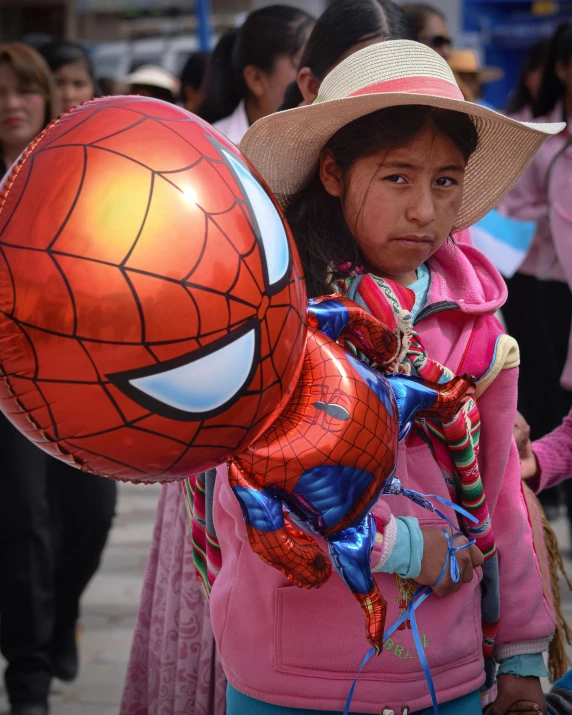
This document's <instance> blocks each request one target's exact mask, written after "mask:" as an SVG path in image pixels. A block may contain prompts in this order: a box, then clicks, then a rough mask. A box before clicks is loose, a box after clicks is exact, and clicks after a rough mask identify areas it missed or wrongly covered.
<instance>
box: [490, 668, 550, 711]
mask: <svg viewBox="0 0 572 715" xmlns="http://www.w3.org/2000/svg"><path fill="white" fill-rule="evenodd" d="M486 712H487V715H508V714H509V713H520V715H539V713H546V700H545V699H544V693H543V692H542V688H541V687H540V680H539V679H538V678H533V677H528V678H523V677H519V678H517V677H516V675H510V674H509V673H507V674H506V675H499V677H498V694H497V697H496V700H495V701H494V703H493V704H492V707H491V708H490V709H489V710H487V711H486Z"/></svg>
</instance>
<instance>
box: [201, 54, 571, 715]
mask: <svg viewBox="0 0 572 715" xmlns="http://www.w3.org/2000/svg"><path fill="white" fill-rule="evenodd" d="M558 129H559V127H558V126H557V127H554V126H553V127H548V128H542V127H539V128H536V129H533V128H530V127H527V126H524V125H521V124H519V123H518V122H515V121H513V120H510V119H507V118H505V117H502V116H501V115H498V114H496V113H494V112H491V111H490V110H487V109H485V108H483V107H478V106H476V105H473V104H470V103H467V102H464V100H463V99H462V95H461V93H460V91H459V89H458V87H457V86H456V84H455V81H454V78H453V75H452V73H451V70H450V69H449V67H448V65H447V64H446V62H445V61H444V60H443V59H442V58H440V57H439V56H438V55H437V54H436V53H434V52H433V51H432V50H430V49H429V48H427V47H425V46H422V45H420V44H417V43H413V42H409V41H394V42H385V43H381V44H377V45H372V46H370V47H367V48H365V49H362V50H360V51H359V52H357V53H355V54H354V55H352V56H351V57H349V58H347V59H346V60H344V61H343V62H342V63H341V64H340V65H338V67H336V69H334V70H333V71H332V72H331V73H330V75H329V76H328V77H326V79H325V80H324V82H323V84H322V87H321V89H320V93H319V95H318V98H317V100H316V102H315V103H314V104H313V105H311V106H309V107H301V108H299V109H294V110H292V111H290V112H284V113H279V114H275V115H271V116H270V117H267V118H266V119H264V120H262V121H260V122H258V123H257V124H256V125H255V126H254V127H252V128H251V130H250V131H249V132H248V133H247V135H246V137H245V139H244V141H243V143H242V149H243V151H244V153H245V154H246V156H247V157H248V158H249V159H250V160H251V161H252V162H253V164H254V165H255V166H256V167H257V168H258V169H259V171H260V172H261V174H262V176H263V178H264V179H265V180H266V181H267V183H268V184H269V186H270V188H271V189H272V190H273V192H274V193H275V194H276V196H277V197H278V199H279V200H280V201H281V203H282V204H283V206H284V207H286V213H287V218H288V220H289V221H290V223H291V225H292V229H293V231H294V234H295V237H296V240H297V243H298V246H299V249H300V253H301V256H302V260H303V263H304V268H305V272H306V279H307V284H308V290H309V294H310V295H314V296H316V295H321V294H326V293H331V292H332V291H333V290H336V289H337V290H342V291H343V292H346V293H347V295H348V296H349V297H353V299H354V300H356V301H357V302H358V303H360V304H362V305H363V306H365V307H367V308H368V309H369V310H370V312H372V313H373V314H374V315H375V314H376V311H377V308H378V306H387V301H388V297H389V299H390V300H391V301H393V304H394V306H395V307H396V310H398V311H401V309H402V308H403V305H400V304H399V298H398V296H399V295H401V296H405V295H407V296H410V297H411V302H410V303H408V308H410V309H411V310H412V313H413V315H414V316H415V328H414V330H415V331H417V333H418V336H417V333H415V332H413V333H411V334H410V335H411V342H410V343H409V345H408V346H407V345H406V347H408V350H407V352H408V355H409V356H410V357H411V360H412V361H413V363H414V364H415V365H418V366H419V370H420V371H421V370H423V369H424V367H423V366H424V365H425V366H426V365H427V362H426V360H427V358H432V359H433V360H435V361H438V362H439V363H440V364H441V365H442V366H445V367H446V368H449V369H450V371H451V372H452V373H463V372H469V373H472V374H474V375H475V376H476V377H477V378H479V386H478V391H477V394H478V395H479V399H478V405H479V409H480V414H481V419H482V428H481V432H480V451H479V460H478V464H479V467H480V473H481V475H482V482H483V486H484V495H483V494H482V492H481V491H478V493H475V494H474V499H476V500H477V501H478V502H479V503H483V504H485V503H486V504H487V505H488V510H489V513H490V515H491V520H492V531H491V523H489V522H488V521H487V522H486V523H485V524H484V525H483V532H486V533H487V534H488V535H489V536H490V538H491V539H492V536H493V531H494V540H495V541H494V543H495V544H496V552H494V546H493V551H489V552H488V553H487V554H486V556H487V561H486V562H485V566H486V564H487V563H488V564H491V563H492V564H493V565H495V564H496V558H497V557H496V556H495V555H494V553H496V554H498V571H497V578H498V579H499V580H498V581H497V582H496V583H494V581H492V580H490V579H489V581H488V582H487V591H488V593H485V592H483V596H481V588H480V580H481V576H482V574H481V571H480V569H478V568H476V569H475V570H474V572H473V564H476V563H478V562H476V561H472V560H471V559H470V558H469V557H468V556H465V559H464V561H463V564H462V573H463V574H464V576H463V579H462V581H463V583H462V585H461V582H460V581H459V582H458V583H456V584H455V583H453V582H452V581H450V580H449V582H447V583H445V584H444V585H443V584H442V590H441V591H440V595H442V596H444V595H447V597H446V599H444V600H442V599H439V598H437V597H436V596H431V598H429V599H428V600H427V601H426V602H425V603H424V604H423V606H422V607H421V608H420V609H419V610H418V611H417V614H418V615H417V623H418V626H419V631H420V634H421V640H422V647H423V650H424V655H425V657H426V658H427V661H428V664H429V668H430V670H431V672H432V677H433V682H434V685H435V688H436V691H437V698H438V700H439V702H440V703H444V704H445V705H444V706H443V707H441V708H440V712H442V713H459V715H461V714H462V715H476V714H477V713H480V712H481V704H480V697H479V688H480V687H481V686H482V685H483V683H484V681H485V673H484V666H483V633H482V631H481V622H482V621H484V622H485V623H487V622H488V623H489V626H488V627H487V632H486V636H487V637H486V639H485V642H484V646H485V650H489V651H492V649H493V647H494V657H495V660H496V661H497V662H500V663H501V667H500V670H499V678H498V696H497V698H496V701H495V703H494V706H493V710H492V712H493V713H495V715H496V714H497V713H498V714H504V713H508V712H516V711H520V712H529V713H533V712H538V711H539V710H542V711H544V709H545V703H544V698H543V695H542V690H541V688H540V683H539V680H538V676H540V675H543V674H544V673H545V670H544V667H543V665H542V658H541V655H540V654H541V653H542V652H543V651H544V650H545V649H546V648H547V646H548V643H549V641H550V638H551V636H552V632H553V629H554V622H553V617H552V614H551V612H550V609H549V607H548V605H547V603H546V601H545V599H544V597H543V592H542V583H541V579H540V576H539V572H538V564H537V560H536V557H535V554H534V550H533V547H532V537H531V532H530V528H529V525H528V520H527V513H526V508H525V505H524V502H523V499H522V496H521V492H520V476H519V463H518V455H517V453H516V448H515V445H514V442H513V439H512V427H513V423H514V411H515V406H516V381H517V370H516V369H515V367H516V365H517V362H518V358H517V355H515V352H516V351H515V349H514V345H513V342H512V341H511V340H510V339H509V338H506V336H502V334H501V330H500V326H499V324H498V322H497V321H496V320H495V319H494V317H493V316H494V313H495V311H496V310H497V309H498V308H499V307H500V306H501V305H502V303H503V302H504V300H505V298H506V290H505V288H504V283H503V281H502V279H501V278H500V276H499V274H498V273H497V272H496V270H495V269H494V268H493V267H492V265H491V264H490V263H489V262H488V261H487V260H486V259H485V258H484V257H483V256H482V255H481V254H480V253H479V252H478V251H476V250H475V249H474V248H472V247H470V246H466V245H459V246H457V245H455V243H454V242H453V241H451V240H449V239H448V237H449V236H450V234H451V232H452V231H454V230H458V229H462V228H464V227H466V226H467V225H469V224H470V223H472V222H474V221H475V220H478V218H480V217H481V216H482V215H484V214H485V213H486V212H487V211H488V210H489V209H490V208H491V207H492V206H494V205H495V203H496V202H497V201H498V199H499V198H500V196H501V195H502V194H503V193H504V192H505V191H506V190H507V189H508V188H509V187H510V186H511V185H512V184H513V183H514V181H516V179H517V178H518V176H519V174H520V173H521V172H522V171H523V170H524V168H525V166H526V164H527V163H528V161H529V160H530V158H531V156H532V154H533V153H534V151H535V150H536V149H537V148H538V147H539V146H540V145H541V143H542V141H543V140H544V138H545V136H546V133H550V132H553V131H554V130H558ZM400 286H410V288H411V290H413V292H414V296H412V295H411V294H409V293H407V292H404V291H403V289H402V288H400ZM364 287H366V288H367V290H365V289H364ZM413 297H414V298H415V301H414V302H415V305H413ZM400 314H401V313H400ZM406 363H407V364H406ZM402 367H403V369H407V368H409V369H411V367H412V365H411V362H409V360H406V361H405V362H404V363H403V365H402ZM424 427H425V425H421V428H417V429H414V430H413V431H412V433H411V434H410V435H409V437H407V438H406V440H405V442H404V443H403V444H402V445H401V447H400V450H399V458H398V465H397V475H398V476H399V478H400V479H401V480H402V482H403V483H404V484H405V485H407V487H408V488H409V489H414V490H417V491H419V492H423V493H431V494H437V495H441V496H443V497H445V498H450V493H451V492H450V489H449V488H448V486H447V482H449V484H450V486H451V489H452V491H453V492H454V491H455V479H456V478H458V477H459V474H461V473H462V471H463V465H462V464H461V463H460V461H459V459H458V455H457V456H455V446H457V450H458V442H455V440H454V439H452V438H450V437H448V436H447V434H448V426H447V425H442V426H441V427H442V429H441V430H439V429H435V430H431V429H424ZM439 434H441V437H439ZM477 435H478V425H474V430H473V432H472V433H471V435H467V434H466V435H465V436H466V438H468V439H469V440H470V441H471V443H473V441H474V440H476V441H478V439H477ZM435 437H437V439H435ZM463 446H465V445H464V443H463ZM453 462H454V464H455V469H451V464H452V463H453ZM218 477H219V479H218V484H217V493H216V496H217V499H215V507H214V514H215V523H216V528H217V535H218V537H219V540H220V543H221V548H222V569H221V571H220V573H219V575H218V577H217V579H216V581H215V583H214V587H213V591H212V595H211V614H212V621H213V628H214V632H215V637H216V639H217V643H218V646H219V649H220V652H221V656H222V660H223V664H224V667H225V672H226V675H227V677H228V680H229V689H228V695H227V708H228V710H227V712H228V713H229V715H238V714H239V713H249V714H250V713H252V714H255V713H256V714H258V713H260V714H264V715H269V714H274V713H276V714H277V715H278V714H279V713H280V714H282V713H284V714H285V713H290V712H293V713H299V712H301V713H306V712H307V711H311V710H322V711H327V712H332V711H333V712H341V711H342V710H343V708H344V703H345V701H346V697H347V694H348V691H349V689H350V686H351V684H352V681H353V678H354V676H355V673H356V671H357V669H358V667H359V663H360V661H361V660H362V657H363V654H364V652H365V644H364V639H363V633H362V629H363V624H362V622H361V618H360V614H359V613H357V612H356V611H355V609H354V608H353V605H354V604H353V602H352V597H351V595H350V594H348V593H346V591H345V590H344V586H343V584H342V581H341V579H339V578H336V577H332V578H331V579H330V580H329V581H328V583H326V584H325V585H324V586H323V587H322V588H321V589H319V590H311V591H305V590H303V589H298V588H296V587H295V586H292V585H291V584H290V583H289V582H288V581H287V580H286V579H285V578H284V576H283V575H282V574H281V573H280V572H279V571H277V570H273V569H271V568H269V567H268V566H267V565H266V564H265V563H264V562H263V561H262V560H261V559H260V558H259V557H258V556H256V555H255V554H254V553H253V552H252V550H251V549H250V547H249V544H248V539H247V533H246V528H245V525H244V521H243V516H242V511H241V508H240V506H239V504H238V502H237V501H236V499H235V498H234V496H233V494H232V493H231V490H230V487H229V484H228V481H227V480H226V479H225V470H224V469H220V470H219V473H218ZM501 487H502V488H501ZM391 512H393V514H392V513H391ZM374 514H375V516H376V521H377V524H378V526H379V527H380V533H379V537H378V539H377V541H376V545H375V547H374V550H373V553H372V568H373V569H374V571H376V572H377V573H376V580H377V582H378V584H379V586H380V589H381V591H382V592H383V594H384V596H385V599H386V600H387V602H388V621H387V622H388V623H392V622H393V621H395V620H396V619H397V618H398V617H399V615H400V614H401V613H403V612H404V611H405V609H406V607H407V604H408V602H409V600H410V598H411V594H412V593H413V592H414V591H415V589H416V588H417V586H416V584H415V581H416V582H417V583H428V584H435V582H436V581H437V578H438V575H439V573H440V571H441V568H442V566H443V564H444V562H445V556H446V550H447V548H446V545H445V544H444V543H443V542H444V537H443V534H442V532H441V531H440V529H439V528H438V527H439V524H440V522H439V520H438V519H436V518H435V516H434V515H433V514H431V513H428V512H425V511H423V510H422V509H420V508H419V507H417V506H415V505H413V504H411V503H410V502H408V501H406V500H404V499H399V498H394V499H393V501H390V500H388V499H387V498H381V499H380V500H379V501H378V503H377V504H376V506H375V507H374ZM396 517H397V519H396ZM481 536H482V535H481V534H480V535H478V538H480V537H481ZM488 572H489V575H490V573H491V569H490V568H488ZM495 592H496V593H500V609H501V616H500V620H499V622H498V623H495V622H494V620H495V617H494V613H496V612H498V606H499V604H498V603H492V604H491V599H490V596H491V595H492V594H494V593H495ZM485 606H486V608H487V609H490V611H489V612H487V611H486V610H483V608H484V607H485ZM404 625H405V628H404V629H403V630H400V631H397V632H396V633H395V634H393V635H392V636H391V637H390V638H388V639H387V640H386V641H385V642H384V647H383V650H382V653H381V655H380V656H379V657H378V658H375V659H372V660H370V661H369V663H368V664H367V665H366V666H365V668H364V670H363V673H362V676H361V678H360V680H359V682H358V686H357V688H356V690H355V694H354V699H353V703H352V712H361V713H380V712H383V710H384V709H386V710H387V711H390V710H393V711H396V712H410V713H411V712H422V711H423V709H424V708H427V707H428V706H429V705H430V703H431V697H430V694H429V691H428V688H427V685H426V682H425V678H424V677H423V670H422V667H421V664H420V660H419V654H418V653H417V652H416V650H415V647H414V639H413V636H412V631H411V630H410V628H409V626H410V625H411V624H407V623H405V624H404ZM495 637H496V638H495ZM493 639H494V646H493V642H492V641H493Z"/></svg>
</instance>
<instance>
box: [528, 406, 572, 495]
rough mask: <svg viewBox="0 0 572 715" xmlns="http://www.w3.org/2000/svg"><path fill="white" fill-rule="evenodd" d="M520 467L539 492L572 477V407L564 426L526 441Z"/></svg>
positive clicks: (533, 488) (529, 482) (532, 487)
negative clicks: (534, 439)
mask: <svg viewBox="0 0 572 715" xmlns="http://www.w3.org/2000/svg"><path fill="white" fill-rule="evenodd" d="M520 468H521V475H522V478H523V479H525V480H527V483H528V486H529V487H530V488H531V489H532V490H533V491H535V492H537V493H538V492H540V491H542V490H543V489H548V488H549V487H553V486H555V485H556V484H560V482H562V481H564V480H565V479H568V478H569V477H570V476H572V410H571V411H570V413H569V414H568V416H567V417H565V418H564V421H563V422H562V424H561V425H560V427H557V428H556V429H555V430H553V431H552V432H550V433H549V434H547V435H546V436H545V437H542V439H538V440H536V441H535V442H532V443H531V442H530V439H529V440H528V441H527V442H526V443H525V444H524V446H523V448H522V449H521V452H520Z"/></svg>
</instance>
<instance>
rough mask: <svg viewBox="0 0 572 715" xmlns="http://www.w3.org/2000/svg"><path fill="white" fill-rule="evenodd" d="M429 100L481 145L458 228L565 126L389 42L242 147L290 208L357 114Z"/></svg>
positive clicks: (492, 202)
mask: <svg viewBox="0 0 572 715" xmlns="http://www.w3.org/2000/svg"><path fill="white" fill-rule="evenodd" d="M406 104H422V105H428V106H431V107H440V108H442V109H452V110H455V111H457V112H463V113H464V114H468V115H469V116H470V117H471V119H472V120H473V123H474V124H475V127H476V129H477V132H478V136H479V143H478V147H477V150H476V151H475V152H474V153H473V154H472V156H471V157H470V159H469V162H468V164H467V169H466V172H465V182H464V193H463V203H462V205H461V208H460V210H459V214H458V215H457V218H456V221H455V226H454V231H460V230H462V229H464V228H467V227H468V226H471V225H472V224H473V223H475V222H476V221H478V220H479V219H481V218H482V217H483V216H484V215H485V214H487V213H488V212H489V211H490V210H491V209H492V208H494V207H495V206H496V205H497V204H498V202H499V200H500V199H501V197H502V196H504V194H506V193H507V191H509V189H511V188H512V187H513V186H514V184H515V183H516V182H517V180H518V178H519V177H520V176H521V174H522V173H523V171H524V170H525V169H526V167H527V166H528V164H529V163H530V161H531V159H532V157H533V156H534V154H535V153H536V151H537V150H538V149H539V148H540V146H541V145H542V143H543V142H544V141H545V140H546V139H547V137H549V136H550V135H552V134H557V133H559V132H561V131H562V130H563V129H564V128H565V126H566V125H565V124H563V123H558V124H540V123H538V124H533V123H529V122H518V121H516V120H514V119H510V118H509V117H506V116H504V115H503V114H499V113H498V112H495V111H493V110H491V109H487V108H485V107H482V106H480V105H478V104H473V103H472V102H466V101H465V100H464V99H463V95H462V94H461V90H460V89H459V87H458V86H457V83H456V81H455V77H454V75H453V72H452V70H451V68H450V67H449V65H448V64H447V62H446V61H445V60H444V59H443V58H442V57H440V55H438V54H437V53H436V52H434V51H433V50H432V49H431V48H429V47H427V46H425V45H422V44H420V43H418V42H412V41H410V40H388V41H386V42H380V43H378V44H375V45H370V46H369V47H365V48H364V49H362V50H359V51H358V52H355V53H354V54H352V55H350V56H349V57H347V58H346V59H345V60H344V61H343V62H341V63H340V64H339V65H337V67H335V68H334V69H333V70H332V71H331V72H330V73H329V74H328V76H327V77H326V78H325V79H324V81H323V82H322V85H321V87H320V92H319V94H318V97H317V99H316V101H315V102H314V103H313V104H311V105H309V106H306V107H298V108H296V109H290V110H288V111H284V112H277V113H275V114H271V115H269V116H267V117H264V118H263V119H260V120H259V121H258V122H256V123H255V124H253V126H252V127H250V129H249V130H248V132H247V133H246V135H245V136H244V138H243V140H242V142H241V145H240V149H241V151H242V152H243V153H244V154H245V156H246V157H247V158H248V159H249V160H250V161H251V162H252V164H254V166H255V167H256V169H257V170H258V171H259V172H260V174H261V175H262V177H263V179H264V180H265V181H266V183H267V184H268V185H269V187H270V189H271V190H272V192H273V193H274V194H275V196H276V198H277V199H278V201H279V202H280V204H281V205H282V206H283V207H286V206H287V205H288V203H289V201H290V199H291V198H292V197H293V196H294V195H295V194H297V193H298V192H299V191H300V190H301V189H303V188H304V187H305V186H306V185H307V184H308V183H309V181H310V180H311V178H312V177H313V175H314V173H315V171H316V169H317V166H318V162H319V157H320V152H321V150H322V149H323V147H324V146H325V145H326V144H327V142H328V141H329V140H330V139H331V137H332V136H333V135H334V134H335V133H336V132H337V131H338V130H339V129H341V128H342V127H343V126H345V125H346V124H349V123H350V122H352V121H353V120H354V119H358V118H359V117H363V116H364V115H366V114H370V113H371V112H375V111H377V110H379V109H384V108H386V107H394V106H397V105H406Z"/></svg>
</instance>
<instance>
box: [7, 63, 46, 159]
mask: <svg viewBox="0 0 572 715" xmlns="http://www.w3.org/2000/svg"><path fill="white" fill-rule="evenodd" d="M45 117H46V101H45V99H44V98H43V96H42V95H41V94H40V93H39V91H38V90H36V89H34V88H30V87H25V86H24V85H22V83H21V82H20V80H19V79H18V77H17V75H16V73H15V72H14V70H13V69H12V68H11V67H10V65H8V64H6V63H5V62H4V63H1V64H0V144H5V145H9V146H16V147H18V146H21V147H22V150H23V149H24V148H25V147H26V146H27V145H28V144H29V143H30V142H31V141H32V139H34V137H36V136H37V135H38V134H39V133H40V132H41V131H42V129H43V128H44V123H45Z"/></svg>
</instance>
